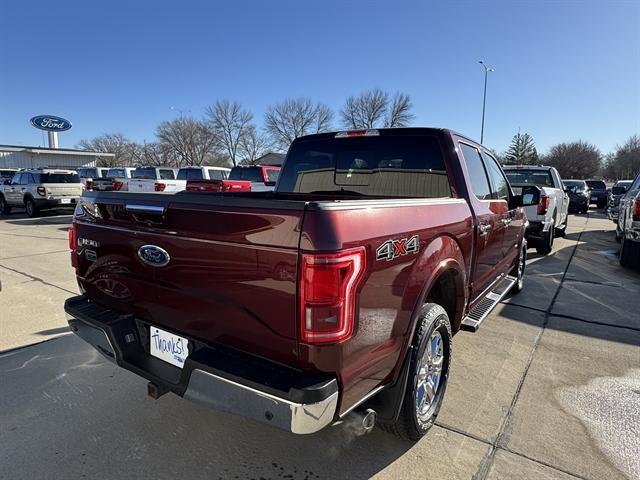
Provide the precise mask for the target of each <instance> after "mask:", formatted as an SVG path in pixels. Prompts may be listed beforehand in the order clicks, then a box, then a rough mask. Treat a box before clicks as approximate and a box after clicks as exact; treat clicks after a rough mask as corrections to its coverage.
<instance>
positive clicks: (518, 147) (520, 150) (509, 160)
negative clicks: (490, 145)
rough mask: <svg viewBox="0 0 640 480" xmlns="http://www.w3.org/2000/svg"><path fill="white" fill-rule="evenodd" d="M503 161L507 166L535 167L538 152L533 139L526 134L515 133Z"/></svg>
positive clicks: (537, 160)
mask: <svg viewBox="0 0 640 480" xmlns="http://www.w3.org/2000/svg"><path fill="white" fill-rule="evenodd" d="M504 161H505V163H506V164H509V165H536V164H537V163H538V162H539V158H538V151H537V150H536V147H535V144H534V143H533V137H532V136H531V135H529V134H528V133H520V131H518V133H516V134H515V135H514V136H513V139H512V140H511V145H509V148H508V149H507V152H506V153H505V156H504Z"/></svg>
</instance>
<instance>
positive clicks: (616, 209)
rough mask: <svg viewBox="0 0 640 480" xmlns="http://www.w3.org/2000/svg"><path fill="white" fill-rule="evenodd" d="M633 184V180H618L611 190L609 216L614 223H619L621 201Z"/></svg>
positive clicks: (608, 207)
mask: <svg viewBox="0 0 640 480" xmlns="http://www.w3.org/2000/svg"><path fill="white" fill-rule="evenodd" d="M632 184H633V180H618V181H617V182H616V183H615V184H614V185H613V187H611V190H609V195H608V201H607V215H608V216H609V220H611V221H612V222H613V223H618V216H619V214H620V199H621V198H622V197H623V196H624V194H625V193H627V190H629V187H630V186H631V185H632Z"/></svg>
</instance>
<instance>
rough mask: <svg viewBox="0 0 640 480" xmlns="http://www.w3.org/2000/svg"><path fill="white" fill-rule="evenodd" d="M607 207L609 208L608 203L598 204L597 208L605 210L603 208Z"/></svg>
mask: <svg viewBox="0 0 640 480" xmlns="http://www.w3.org/2000/svg"><path fill="white" fill-rule="evenodd" d="M606 206H607V203H606V202H598V204H597V207H598V208H599V209H603V208H604V207H606Z"/></svg>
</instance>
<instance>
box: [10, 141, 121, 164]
mask: <svg viewBox="0 0 640 480" xmlns="http://www.w3.org/2000/svg"><path fill="white" fill-rule="evenodd" d="M113 157H114V154H113V153H102V152H88V151H85V150H75V149H68V148H44V147H24V146H18V145H0V168H44V167H57V168H69V169H76V168H79V167H95V166H96V164H97V162H98V160H101V159H103V160H109V159H112V158H113Z"/></svg>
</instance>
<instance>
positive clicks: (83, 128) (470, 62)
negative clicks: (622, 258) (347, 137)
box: [0, 0, 640, 153]
mask: <svg viewBox="0 0 640 480" xmlns="http://www.w3.org/2000/svg"><path fill="white" fill-rule="evenodd" d="M0 25H1V26H2V42H1V43H0V64H1V65H2V68H1V69H0V143H3V144H22V145H43V144H44V142H45V140H44V138H43V135H42V133H41V132H40V131H39V130H36V129H34V128H33V127H31V126H30V124H29V118H30V117H31V116H33V115H36V114H40V113H46V114H52V115H59V116H62V117H65V118H68V119H69V120H71V121H72V122H73V125H74V126H73V128H72V129H71V130H70V131H68V132H65V133H62V134H60V144H61V146H62V147H72V146H74V145H76V144H77V142H78V141H79V140H80V139H83V138H91V137H93V136H96V135H100V134H102V133H106V132H122V133H124V134H125V135H127V136H129V137H130V138H131V139H133V140H136V141H143V140H147V141H153V139H154V130H155V127H156V125H157V124H158V123H159V122H160V121H162V120H165V119H172V118H175V117H176V116H178V115H179V114H178V113H177V112H176V111H172V110H171V109H170V107H171V106H175V107H178V108H180V109H183V110H190V111H191V114H192V115H194V116H197V117H199V116H201V115H202V114H203V112H204V109H205V107H206V106H207V105H210V104H212V103H213V102H214V101H215V100H216V99H218V98H224V97H227V98H230V99H237V100H238V101H240V102H241V103H242V104H243V105H244V106H245V107H246V108H249V109H250V110H252V111H253V112H254V113H255V115H256V121H257V123H258V124H259V125H260V124H261V123H262V115H263V113H264V110H265V108H266V107H267V106H268V105H270V104H273V103H277V102H279V101H280V100H282V99H284V98H286V97H299V96H306V97H310V98H312V99H314V100H319V101H321V102H324V103H327V104H329V105H330V106H331V107H333V108H334V109H335V110H336V111H337V110H338V109H339V108H340V106H341V104H342V103H343V101H344V99H345V98H346V97H347V96H349V95H351V94H357V93H359V92H361V91H363V90H366V89H369V88H373V87H379V88H382V89H385V90H388V91H390V92H394V91H396V90H400V91H403V92H405V93H408V94H410V95H411V97H412V100H413V103H414V113H415V114H416V119H415V122H414V123H415V124H416V125H421V126H439V127H448V128H452V129H454V130H457V131H459V132H462V133H464V134H467V135H469V136H471V137H473V138H476V139H478V138H479V137H480V120H481V108H482V86H483V70H482V67H481V66H480V65H479V64H478V60H479V59H485V60H486V61H487V62H488V63H489V64H491V65H492V66H494V67H495V70H496V71H495V72H494V73H491V74H490V77H489V86H488V95H487V115H486V127H485V142H484V143H485V144H486V145H487V146H489V147H491V148H495V149H497V150H498V151H502V150H504V149H505V148H506V147H507V145H508V143H509V141H510V139H511V137H512V136H513V134H514V133H516V131H517V130H518V128H520V129H521V131H523V132H528V133H530V134H531V135H533V137H534V139H535V141H536V145H537V147H538V149H539V150H541V151H545V150H546V149H547V148H548V147H549V146H550V145H553V144H554V143H557V142H562V141H571V140H578V139H582V140H586V141H589V142H592V143H595V144H596V145H597V146H598V147H599V148H600V149H601V150H602V151H603V152H605V153H606V152H608V151H610V150H612V149H613V148H614V146H615V145H616V144H617V143H621V142H623V141H624V140H625V139H626V138H627V137H629V136H630V135H632V134H634V133H638V132H640V2H638V1H636V0H628V1H619V0H618V1H616V0H609V1H600V2H597V1H548V2H547V1H530V2H525V1H511V2H502V1H501V2H498V1H496V2H455V1H453V2H427V1H420V2H405V1H394V2H389V1H385V2H377V1H376V2H374V1H368V2H367V1H358V2H355V1H353V2H349V1H342V2H340V1H335V2H333V1H332V2H306V1H295V2H294V1H291V2H286V1H282V2H280V1H277V0H270V1H265V2H260V1H257V0H256V1H245V0H233V1H231V0H229V1H226V2H213V1H209V2H204V1H203V2H188V1H180V2H178V1H172V2H165V1H153V2H151V1H149V2H137V1H136V2H134V1H119V0H110V1H109V2H87V1H82V2H76V1H65V2H55V3H51V2H36V1H29V2H21V1H17V0H11V1H8V0H1V1H0Z"/></svg>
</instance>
